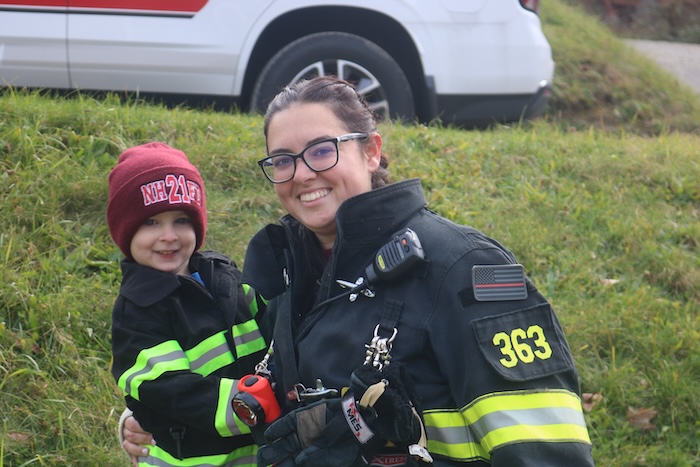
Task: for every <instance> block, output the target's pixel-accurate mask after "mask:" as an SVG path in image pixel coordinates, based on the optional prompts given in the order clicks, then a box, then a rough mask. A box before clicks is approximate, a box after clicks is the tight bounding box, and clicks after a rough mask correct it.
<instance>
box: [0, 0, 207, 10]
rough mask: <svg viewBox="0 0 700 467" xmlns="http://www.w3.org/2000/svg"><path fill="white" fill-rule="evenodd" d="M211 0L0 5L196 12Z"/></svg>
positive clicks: (10, 0)
mask: <svg viewBox="0 0 700 467" xmlns="http://www.w3.org/2000/svg"><path fill="white" fill-rule="evenodd" d="M208 1H209V0H111V1H109V2H105V1H104V0H0V5H17V6H35V7H57V8H66V7H69V8H92V9H99V10H149V11H178V12H183V13H196V12H198V11H200V10H201V9H202V8H204V5H206V4H207V2H208Z"/></svg>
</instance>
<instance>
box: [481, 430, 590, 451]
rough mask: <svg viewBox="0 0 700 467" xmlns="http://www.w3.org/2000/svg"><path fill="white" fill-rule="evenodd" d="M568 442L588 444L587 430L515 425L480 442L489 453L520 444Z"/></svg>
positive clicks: (494, 432) (498, 431)
mask: <svg viewBox="0 0 700 467" xmlns="http://www.w3.org/2000/svg"><path fill="white" fill-rule="evenodd" d="M528 441H531V442H553V441H562V442H564V441H570V442H577V443H587V444H590V443H591V441H590V439H588V430H586V428H585V427H580V426H578V425H574V424H556V425H517V426H511V427H507V428H499V429H497V430H494V431H492V432H490V433H489V434H488V435H486V436H485V437H484V438H483V439H482V440H481V442H482V444H483V445H484V446H487V447H488V449H489V451H492V450H494V449H497V448H499V447H502V446H505V445H508V444H513V443H522V442H528Z"/></svg>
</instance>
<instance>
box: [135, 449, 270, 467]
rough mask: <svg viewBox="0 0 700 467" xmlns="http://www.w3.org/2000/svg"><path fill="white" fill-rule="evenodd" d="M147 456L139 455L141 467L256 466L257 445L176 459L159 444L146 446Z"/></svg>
mask: <svg viewBox="0 0 700 467" xmlns="http://www.w3.org/2000/svg"><path fill="white" fill-rule="evenodd" d="M146 447H147V448H148V451H149V453H148V457H139V466H142V467H146V466H148V467H153V466H158V467H195V466H202V467H215V466H224V467H257V465H258V464H257V459H256V455H257V452H258V447H257V446H256V445H250V446H243V447H242V448H238V449H236V450H235V451H233V452H231V453H228V454H216V455H211V456H197V457H189V458H187V459H176V458H175V457H173V456H172V455H170V454H168V453H167V452H166V451H164V450H163V449H162V448H161V447H160V446H158V445H156V446H151V445H150V444H149V445H147V446H146Z"/></svg>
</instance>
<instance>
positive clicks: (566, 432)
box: [464, 390, 591, 452]
mask: <svg viewBox="0 0 700 467" xmlns="http://www.w3.org/2000/svg"><path fill="white" fill-rule="evenodd" d="M464 416H465V418H466V420H467V423H469V424H470V426H471V428H472V430H473V431H474V432H475V433H477V435H478V436H479V437H480V438H481V444H482V446H484V448H485V449H486V450H487V451H489V452H491V451H492V450H494V449H497V448H498V447H500V446H503V445H506V444H510V443H516V442H522V441H543V442H547V441H574V442H582V443H586V444H590V443H591V440H590V438H589V437H588V430H587V429H586V421H585V419H584V417H583V409H582V407H581V400H580V399H579V397H578V396H577V395H576V394H574V393H572V392H569V391H565V390H543V391H513V392H507V393H497V394H489V395H486V396H483V397H481V398H479V399H477V400H476V401H475V402H474V403H473V404H470V406H469V407H468V408H467V409H466V410H465V412H464Z"/></svg>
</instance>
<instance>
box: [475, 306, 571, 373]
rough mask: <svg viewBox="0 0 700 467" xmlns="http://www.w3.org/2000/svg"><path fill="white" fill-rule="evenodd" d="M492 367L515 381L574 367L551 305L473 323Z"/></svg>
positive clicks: (484, 353)
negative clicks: (556, 325) (556, 326)
mask: <svg viewBox="0 0 700 467" xmlns="http://www.w3.org/2000/svg"><path fill="white" fill-rule="evenodd" d="M472 325H473V328H474V332H475V334H476V337H477V339H478V341H479V347H480V349H481V352H482V353H483V355H484V357H485V358H486V359H487V360H488V361H489V363H490V364H491V366H493V368H494V369H495V370H496V371H497V372H498V373H500V374H501V375H502V376H503V377H505V378H507V379H509V380H512V381H526V380H530V379H534V378H540V377H542V376H546V375H550V374H553V373H558V372H560V371H564V370H566V369H569V368H572V367H573V362H572V361H571V356H570V354H569V351H568V349H567V347H566V346H565V345H563V344H562V339H561V337H560V336H561V334H560V333H559V332H557V329H556V328H555V323H554V316H553V314H552V312H551V310H550V307H549V305H548V304H542V305H540V306H537V307H535V308H528V309H525V310H518V311H515V312H511V313H507V314H503V315H497V316H492V317H488V318H482V319H479V320H475V321H474V322H473V323H472Z"/></svg>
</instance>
